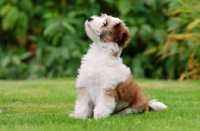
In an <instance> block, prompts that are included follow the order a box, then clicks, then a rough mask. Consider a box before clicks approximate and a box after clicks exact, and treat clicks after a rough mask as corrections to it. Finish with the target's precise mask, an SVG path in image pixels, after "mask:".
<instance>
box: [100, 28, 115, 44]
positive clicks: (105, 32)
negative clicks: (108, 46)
mask: <svg viewBox="0 0 200 131" xmlns="http://www.w3.org/2000/svg"><path fill="white" fill-rule="evenodd" d="M111 34H112V32H111V31H110V30H109V29H108V28H106V27H102V31H101V34H100V40H101V41H103V42H105V43H109V42H112V41H113V40H112V37H111Z"/></svg>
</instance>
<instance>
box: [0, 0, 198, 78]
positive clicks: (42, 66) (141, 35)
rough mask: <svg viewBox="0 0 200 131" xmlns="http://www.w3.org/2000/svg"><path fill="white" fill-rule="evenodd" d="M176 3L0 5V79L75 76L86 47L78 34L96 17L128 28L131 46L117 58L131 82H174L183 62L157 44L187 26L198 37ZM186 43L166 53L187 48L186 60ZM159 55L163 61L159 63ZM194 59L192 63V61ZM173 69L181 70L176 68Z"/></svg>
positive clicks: (19, 0) (20, 1) (6, 1)
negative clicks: (114, 19) (103, 15)
mask: <svg viewBox="0 0 200 131" xmlns="http://www.w3.org/2000/svg"><path fill="white" fill-rule="evenodd" d="M180 2H181V1H180ZM177 3H179V2H178V1H173V0H162V1H161V0H139V1H129V0H100V1H99V0H89V1H88V2H85V1H84V0H76V1H67V0H61V1H55V0H45V1H40V0H1V1H0V38H1V39H0V78H1V79H8V78H9V79H31V78H43V77H66V76H76V74H77V69H78V67H79V65H80V60H81V57H82V55H83V54H84V53H86V51H87V49H88V45H89V44H90V43H91V40H89V38H87V36H86V33H85V31H84V21H85V20H86V19H87V18H88V17H90V16H91V15H94V14H96V15H100V13H101V12H102V13H107V14H109V15H113V16H115V17H120V18H121V19H123V20H124V21H125V23H126V24H127V26H128V27H129V29H130V33H131V36H132V41H131V43H130V44H129V46H128V47H127V48H126V49H125V50H124V51H123V53H122V57H123V59H124V62H125V64H127V65H128V66H130V67H131V69H132V71H133V74H134V76H135V77H150V78H173V79H174V78H178V77H180V75H181V74H182V73H183V72H185V71H186V72H187V68H186V67H188V66H190V65H188V62H187V60H185V61H180V62H178V63H176V62H174V61H177V59H178V58H180V56H178V55H177V54H176V56H175V57H174V56H172V55H170V56H169V55H167V53H169V51H166V50H165V51H164V52H162V51H163V47H164V46H163V43H169V42H167V41H168V39H170V37H171V36H174V35H172V34H171V33H174V31H173V30H177V31H179V32H184V31H185V30H184V28H182V27H184V26H185V27H186V25H187V24H188V26H187V29H188V31H189V30H190V32H191V31H192V32H194V31H196V33H198V31H199V29H198V28H197V27H198V26H197V25H198V23H199V19H198V18H199V17H198V16H196V15H198V13H197V10H196V11H195V9H193V10H190V15H188V16H186V15H185V14H186V12H185V11H184V10H185V9H187V8H186V6H187V4H185V5H184V6H183V5H180V4H179V6H177V5H178V4H177ZM191 3H192V2H191ZM182 8H183V9H182ZM173 9H174V10H175V11H173ZM196 9H198V8H196ZM180 10H182V12H181V11H180ZM177 11H178V12H177ZM171 12H177V13H178V14H180V13H181V14H182V15H181V17H180V18H179V19H181V21H176V19H175V20H174V18H173V17H174V16H176V15H177V13H175V14H173V13H171ZM193 15H195V18H196V19H194V18H192V17H193ZM189 16H191V17H190V18H189V19H190V20H188V19H187V18H188V17H189ZM194 27H195V28H194ZM167 28H168V29H169V30H168V31H169V34H167V33H168V32H167V31H166V30H167ZM176 33H177V32H176ZM179 37H180V36H179ZM194 37H195V38H196V37H198V36H196V35H195V36H194ZM173 39H174V38H173ZM186 41H187V40H185V39H182V41H180V39H178V40H177V41H174V42H175V43H177V44H173V47H171V46H170V48H168V49H170V51H171V49H172V50H176V51H178V50H179V49H180V48H179V46H178V45H183V44H180V43H187V44H185V45H190V47H191V48H190V49H191V50H190V51H188V52H187V53H188V54H190V53H191V51H192V47H193V46H194V45H193V43H194V41H192V40H190V41H187V42H186ZM191 41H192V42H191ZM188 42H189V43H188ZM191 43H192V44H191ZM195 43H196V42H195ZM170 45H172V44H170ZM195 47H197V46H195ZM186 48H188V47H185V48H184V49H186ZM196 49H197V48H196ZM181 50H182V51H183V52H185V51H187V50H183V49H181ZM194 52H195V51H193V54H194ZM198 52H199V51H196V53H195V54H197V53H198ZM179 54H180V53H179ZM184 54H186V53H184ZM163 55H165V56H166V55H167V56H169V57H166V59H163ZM191 57H192V56H190V58H191ZM161 58H162V59H161ZM184 58H185V57H184ZM194 58H195V61H198V59H196V55H194ZM191 60H192V58H191V59H190V62H191ZM197 63H198V62H197ZM168 65H170V66H168ZM177 65H181V66H183V67H181V68H177ZM193 65H194V64H193ZM197 65H198V64H197ZM197 65H196V64H195V67H196V66H197ZM177 69H178V71H177ZM198 76H199V75H198ZM188 78H191V77H188ZM192 78H193V77H192ZM195 78H196V77H195Z"/></svg>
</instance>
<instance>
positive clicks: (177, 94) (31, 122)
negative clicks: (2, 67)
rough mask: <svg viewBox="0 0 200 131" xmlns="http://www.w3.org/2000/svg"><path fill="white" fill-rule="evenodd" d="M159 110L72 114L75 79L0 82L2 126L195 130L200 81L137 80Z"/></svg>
mask: <svg viewBox="0 0 200 131" xmlns="http://www.w3.org/2000/svg"><path fill="white" fill-rule="evenodd" d="M136 82H137V83H138V84H139V85H140V86H141V87H142V88H143V89H144V90H145V92H146V93H147V94H148V96H149V99H154V98H156V99H158V100H160V101H162V102H164V103H165V104H167V105H168V106H169V108H168V109H167V110H164V111H160V112H153V111H150V112H147V113H144V114H129V115H114V116H110V117H107V118H105V119H101V120H98V121H96V120H95V119H93V118H90V119H86V120H79V119H73V118H70V117H69V116H68V114H69V113H70V112H72V111H73V109H74V104H75V103H74V102H75V96H76V89H75V87H74V84H75V79H63V80H34V81H33V80H30V81H0V108H1V109H3V112H2V113H0V130H1V131H15V130H16V131H55V130H56V131H82V130H87V131H147V130H148V131H154V130H155V131H179V130H180V131H198V130H199V129H200V125H199V123H200V81H185V82H178V81H160V80H136Z"/></svg>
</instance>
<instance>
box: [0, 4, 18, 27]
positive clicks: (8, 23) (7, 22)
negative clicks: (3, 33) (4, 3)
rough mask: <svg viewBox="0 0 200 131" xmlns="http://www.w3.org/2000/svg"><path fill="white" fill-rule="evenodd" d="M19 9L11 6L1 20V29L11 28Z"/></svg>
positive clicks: (14, 23)
mask: <svg viewBox="0 0 200 131" xmlns="http://www.w3.org/2000/svg"><path fill="white" fill-rule="evenodd" d="M18 15H19V11H18V9H17V8H16V7H12V8H11V9H10V11H9V12H8V14H7V15H6V16H5V17H4V19H3V20H2V28H3V30H9V29H13V28H14V26H15V25H16V22H17V20H18Z"/></svg>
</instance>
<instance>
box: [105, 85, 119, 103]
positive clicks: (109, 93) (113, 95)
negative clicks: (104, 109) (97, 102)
mask: <svg viewBox="0 0 200 131" xmlns="http://www.w3.org/2000/svg"><path fill="white" fill-rule="evenodd" d="M104 98H105V100H107V101H109V100H112V99H115V102H117V101H118V96H117V92H116V90H115V89H111V88H109V89H104Z"/></svg>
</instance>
